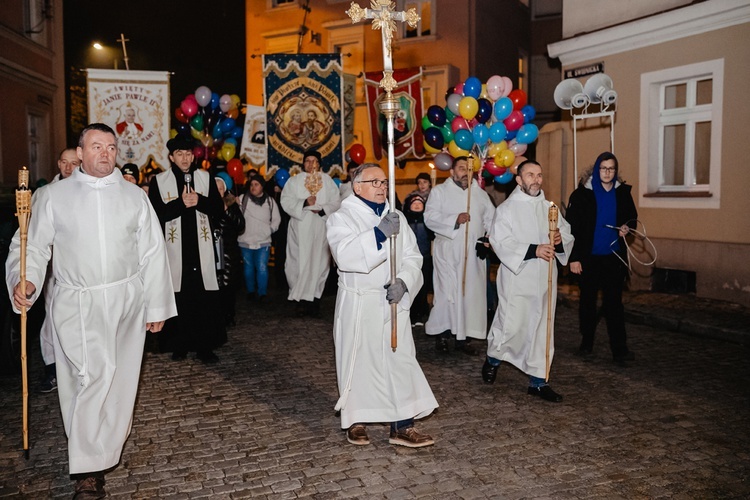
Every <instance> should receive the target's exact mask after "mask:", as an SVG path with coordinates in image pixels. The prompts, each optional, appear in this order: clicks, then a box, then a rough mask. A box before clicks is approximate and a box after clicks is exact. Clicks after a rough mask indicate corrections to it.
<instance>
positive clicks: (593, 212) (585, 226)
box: [565, 152, 638, 366]
mask: <svg viewBox="0 0 750 500" xmlns="http://www.w3.org/2000/svg"><path fill="white" fill-rule="evenodd" d="M618 167H619V165H618V162H617V157H616V156H615V155H614V154H612V153H609V152H605V153H602V154H600V155H599V157H598V158H597V159H596V162H595V163H594V167H593V168H592V169H590V170H588V171H587V172H586V173H584V175H583V176H582V177H581V182H580V184H579V185H578V188H577V189H576V190H575V191H573V194H571V195H570V202H569V203H568V210H567V211H566V212H565V217H566V218H567V219H568V222H570V225H571V228H572V231H573V236H575V238H576V244H575V247H573V252H572V253H571V255H570V272H572V273H573V274H578V275H579V276H580V277H581V278H580V281H579V286H580V289H581V294H580V297H579V301H578V316H579V321H580V331H581V337H582V338H581V346H580V349H579V351H578V353H579V355H580V356H581V357H582V358H583V359H584V361H588V360H590V359H591V357H592V355H593V350H594V334H595V333H596V325H597V323H598V322H599V318H598V311H597V307H596V303H597V296H598V294H599V290H602V305H603V307H604V316H605V318H606V321H607V333H608V334H609V345H610V348H611V350H612V358H613V360H614V362H615V363H617V364H619V365H621V366H626V365H627V363H628V362H629V361H633V360H634V359H635V355H634V354H633V353H632V352H631V351H630V350H629V349H628V345H627V340H626V335H625V310H624V308H623V306H622V289H623V286H624V284H625V280H626V279H627V275H628V267H627V264H626V263H627V262H628V252H627V247H626V246H625V242H624V239H623V238H625V237H626V236H627V235H628V231H629V229H630V228H633V229H635V227H636V224H637V219H638V211H637V210H636V208H635V203H633V197H632V196H631V194H630V186H629V185H627V184H625V183H624V182H623V181H622V179H620V178H619V175H618Z"/></svg>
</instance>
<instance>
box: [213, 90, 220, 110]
mask: <svg viewBox="0 0 750 500" xmlns="http://www.w3.org/2000/svg"><path fill="white" fill-rule="evenodd" d="M220 100H221V97H219V94H217V93H216V92H213V93H212V94H211V109H216V108H218V107H219V101H220Z"/></svg>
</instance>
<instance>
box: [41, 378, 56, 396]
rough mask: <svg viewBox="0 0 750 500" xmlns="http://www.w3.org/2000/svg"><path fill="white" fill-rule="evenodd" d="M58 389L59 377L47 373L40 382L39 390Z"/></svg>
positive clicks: (50, 390) (49, 390)
mask: <svg viewBox="0 0 750 500" xmlns="http://www.w3.org/2000/svg"><path fill="white" fill-rule="evenodd" d="M55 389H57V378H56V377H55V376H54V375H47V376H46V377H44V380H42V383H41V384H39V392H52V391H54V390H55Z"/></svg>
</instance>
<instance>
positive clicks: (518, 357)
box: [482, 160, 573, 403]
mask: <svg viewBox="0 0 750 500" xmlns="http://www.w3.org/2000/svg"><path fill="white" fill-rule="evenodd" d="M542 179H543V176H542V166H541V165H539V163H537V162H535V161H533V160H526V161H524V162H523V163H521V164H520V165H518V170H517V173H516V183H517V184H518V185H517V186H516V189H514V190H513V192H512V193H511V194H510V196H508V199H507V200H505V201H504V202H503V203H501V204H500V205H498V207H497V209H496V210H495V220H494V222H493V224H492V231H490V243H491V244H492V248H493V249H494V250H495V253H496V254H497V256H498V257H499V258H500V263H501V265H500V270H499V271H498V278H497V294H498V298H499V300H498V306H497V311H496V312H495V318H494V320H493V321H492V326H491V327H490V333H489V335H488V336H487V359H486V360H485V362H484V366H483V367H482V379H483V380H484V381H485V382H486V383H488V384H491V383H493V382H495V377H496V376H497V370H498V368H499V366H500V362H501V361H506V362H508V363H510V364H512V365H514V366H515V367H516V368H518V369H519V370H521V371H523V372H524V373H526V374H527V375H528V376H529V387H528V389H527V391H526V392H527V394H529V395H531V396H537V397H540V398H542V399H543V400H545V401H550V402H553V403H559V402H560V401H562V396H561V395H559V394H558V393H556V392H555V391H553V390H552V388H551V387H550V386H549V384H548V383H547V380H546V377H547V327H548V325H547V318H548V314H549V313H550V311H549V310H548V309H549V307H548V306H549V304H550V302H548V298H549V296H548V294H552V297H551V304H552V310H551V316H552V317H551V318H550V320H549V321H550V324H551V325H553V326H554V318H555V316H554V315H555V303H556V299H557V265H556V262H553V260H554V259H556V260H557V261H558V262H560V264H562V265H565V264H567V263H568V256H569V255H570V251H571V249H572V248H573V236H572V235H571V234H570V225H569V224H568V223H567V222H566V221H565V219H564V218H563V217H559V219H558V223H557V227H558V229H557V231H555V234H554V239H553V241H550V240H549V239H550V237H549V208H550V205H551V203H550V202H549V201H547V200H546V199H545V198H544V191H542ZM550 266H551V269H552V282H551V283H552V286H551V287H550V286H549V284H550V282H549V273H550ZM550 335H554V334H553V332H550ZM554 352H555V349H554V336H552V337H551V338H550V345H549V363H550V365H551V364H552V358H553V355H554Z"/></svg>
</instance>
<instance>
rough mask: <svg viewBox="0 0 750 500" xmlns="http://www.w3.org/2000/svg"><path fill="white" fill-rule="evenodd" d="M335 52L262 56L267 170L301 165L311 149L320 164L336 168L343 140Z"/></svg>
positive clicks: (338, 62)
mask: <svg viewBox="0 0 750 500" xmlns="http://www.w3.org/2000/svg"><path fill="white" fill-rule="evenodd" d="M342 74H343V73H342V68H341V55H340V54H267V55H264V56H263V78H264V85H265V92H264V95H265V97H266V143H267V145H268V163H267V167H268V169H269V170H270V169H273V168H274V167H275V166H276V167H279V168H285V169H289V168H291V167H292V166H294V165H302V153H304V151H305V150H307V149H311V148H312V149H316V150H317V151H318V152H319V153H320V154H321V156H322V157H323V160H322V162H321V163H322V165H321V166H322V168H323V170H324V171H326V172H327V171H328V170H329V169H331V168H332V167H336V166H338V167H339V168H341V165H342V163H343V151H344V143H343V138H342V130H343V118H344V116H343V106H342V88H343V79H342Z"/></svg>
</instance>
